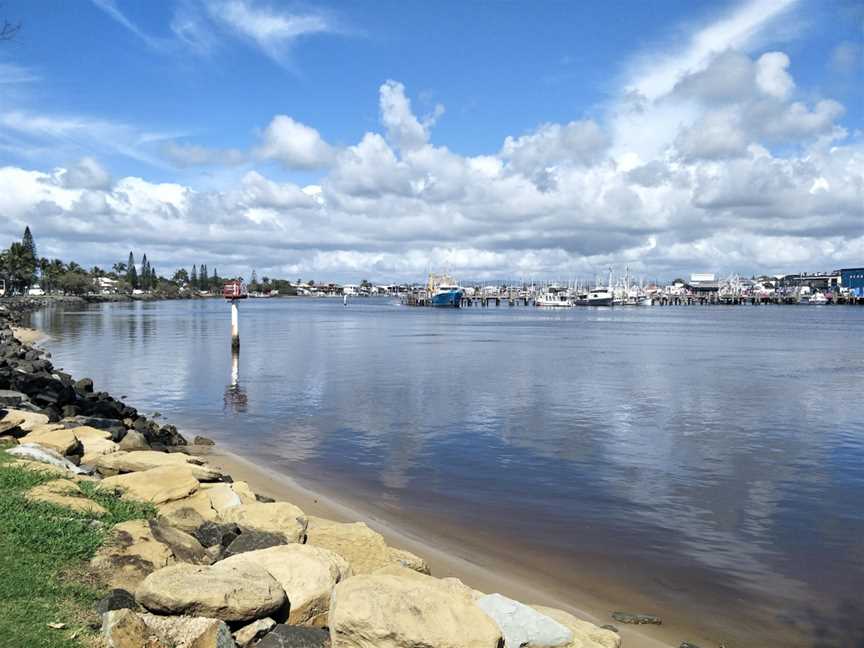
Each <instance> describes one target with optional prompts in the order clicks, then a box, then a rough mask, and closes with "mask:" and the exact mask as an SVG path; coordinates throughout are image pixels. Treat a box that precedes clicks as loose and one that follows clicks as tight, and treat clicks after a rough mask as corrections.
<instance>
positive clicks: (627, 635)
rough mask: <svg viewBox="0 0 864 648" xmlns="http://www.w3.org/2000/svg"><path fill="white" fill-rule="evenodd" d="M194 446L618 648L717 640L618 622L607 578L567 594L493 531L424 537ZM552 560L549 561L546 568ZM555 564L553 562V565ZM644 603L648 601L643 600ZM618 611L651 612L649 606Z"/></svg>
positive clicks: (444, 570) (263, 485) (438, 571)
mask: <svg viewBox="0 0 864 648" xmlns="http://www.w3.org/2000/svg"><path fill="white" fill-rule="evenodd" d="M195 451H196V452H198V453H200V454H204V455H207V459H208V461H210V462H211V463H213V464H215V465H217V466H219V467H220V468H222V469H224V470H225V471H226V472H227V473H229V474H230V475H231V476H232V477H233V478H234V479H236V480H242V481H245V482H248V483H249V485H250V486H251V487H252V488H253V490H255V491H256V492H259V493H261V494H263V495H268V496H270V497H273V498H276V499H281V500H287V501H290V502H292V503H294V504H296V505H297V506H299V507H300V508H302V509H303V510H304V511H306V512H307V513H308V514H310V515H315V516H320V517H326V518H330V519H334V520H337V521H340V522H357V521H362V522H365V523H366V524H368V525H369V526H370V527H371V528H373V529H375V530H376V531H378V532H379V533H381V534H382V535H383V536H384V537H385V539H386V540H387V542H388V543H389V544H392V545H393V546H396V547H400V548H404V549H407V550H409V551H412V552H414V553H416V554H418V555H420V556H422V557H423V558H424V559H425V560H426V561H427V562H428V563H429V566H430V568H431V569H432V574H433V575H435V576H438V577H447V576H455V577H457V578H459V579H461V580H462V581H464V582H465V583H466V584H468V585H470V586H471V587H474V588H475V589H479V590H481V591H485V592H500V593H502V594H504V595H505V596H509V597H511V598H514V599H516V600H520V601H523V602H525V603H529V604H538V605H546V606H549V607H556V608H559V609H563V610H566V611H568V612H570V613H571V614H574V615H576V616H578V617H580V618H582V619H585V620H587V621H591V622H592V623H595V624H597V625H604V624H612V625H614V626H616V627H617V628H618V630H619V632H620V634H621V637H622V638H623V640H624V646H625V648H670V647H671V648H677V647H678V646H679V645H680V644H681V642H682V641H684V640H686V641H689V642H691V643H695V644H696V645H699V646H702V647H704V648H713V647H714V646H716V645H717V644H716V641H711V640H709V639H708V638H706V637H704V636H699V634H697V633H696V632H695V631H694V630H693V629H692V628H687V627H684V626H682V625H680V624H676V623H669V622H668V621H664V625H662V626H643V627H634V626H627V625H624V624H621V623H618V622H616V621H614V620H613V619H612V618H611V616H610V613H611V611H612V610H613V609H621V606H618V607H616V606H614V605H613V604H612V603H611V602H610V601H607V600H604V599H603V598H600V597H598V596H595V595H592V594H591V591H592V590H594V591H598V590H599V591H608V583H607V584H603V586H598V587H596V588H595V587H594V585H596V584H594V583H591V582H590V580H586V582H585V583H584V586H583V587H584V589H583V591H580V592H579V594H578V600H574V596H573V592H572V591H571V589H570V588H567V591H566V592H565V591H558V589H557V588H556V587H555V586H554V585H550V582H549V581H547V580H546V579H544V578H543V573H542V571H539V570H537V569H534V568H533V567H534V565H532V566H531V567H532V568H528V567H527V565H526V564H524V563H522V561H521V560H519V559H520V558H521V556H514V555H513V550H512V547H509V546H505V545H502V544H500V543H498V544H496V543H495V541H494V538H489V537H483V538H476V537H475V538H474V542H470V541H466V539H465V538H459V540H458V542H457V541H456V540H455V537H456V535H455V534H454V533H450V531H451V530H450V529H447V528H446V526H442V525H440V524H439V523H438V521H435V522H434V524H435V528H436V529H437V530H438V532H437V533H436V535H435V537H429V536H428V534H427V533H426V532H425V531H424V536H423V537H422V538H421V537H419V536H418V534H417V532H416V531H415V529H420V528H421V527H425V526H427V525H429V523H430V520H428V519H427V520H425V521H424V522H425V524H421V523H420V521H418V520H409V519H405V518H404V515H401V516H400V515H399V513H398V512H395V511H394V515H388V516H387V518H386V519H384V518H382V517H381V516H379V515H377V514H373V513H372V512H370V511H369V510H364V509H363V508H361V507H359V506H357V505H355V504H348V503H347V502H345V501H340V500H339V499H337V498H334V497H332V496H328V495H323V494H320V493H316V492H313V491H311V490H309V489H308V488H306V487H304V486H303V485H301V484H299V483H298V482H297V481H295V480H294V479H292V478H291V477H289V476H287V475H284V474H280V473H279V472H277V471H275V470H272V469H270V468H267V467H264V466H261V465H258V464H257V463H254V462H252V461H250V460H248V459H245V458H243V457H241V456H239V455H237V454H234V453H232V452H230V451H228V450H226V449H225V447H224V446H216V447H213V448H209V447H203V448H202V447H195ZM454 531H455V530H454ZM535 558H537V557H535ZM514 559H515V560H514ZM532 562H533V561H532ZM520 563H522V564H520ZM555 567H556V566H552V565H550V569H554V568H555ZM557 567H558V568H560V565H558V566H557ZM634 598H635V599H638V598H639V597H638V596H634V594H633V593H632V592H631V593H629V595H628V596H627V597H626V598H622V599H621V600H627V601H633V600H634ZM645 604H646V605H647V604H649V602H648V601H645ZM624 611H628V612H650V609H647V610H646V609H632V610H630V609H626V610H624Z"/></svg>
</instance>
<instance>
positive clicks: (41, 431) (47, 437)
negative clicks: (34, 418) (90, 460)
mask: <svg viewBox="0 0 864 648" xmlns="http://www.w3.org/2000/svg"><path fill="white" fill-rule="evenodd" d="M21 443H35V444H37V445H40V446H42V447H43V448H48V449H49V450H54V452H57V453H58V454H61V455H77V454H81V452H82V450H83V446H82V445H81V441H79V440H78V437H77V436H75V433H74V432H73V431H72V430H67V429H66V428H63V427H58V426H57V425H56V424H53V423H49V424H47V425H40V426H39V427H36V428H34V429H33V430H32V431H31V432H29V433H28V434H27V435H25V436H23V437H21Z"/></svg>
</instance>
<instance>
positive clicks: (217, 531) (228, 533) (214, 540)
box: [192, 521, 240, 547]
mask: <svg viewBox="0 0 864 648" xmlns="http://www.w3.org/2000/svg"><path fill="white" fill-rule="evenodd" d="M192 535H193V536H195V537H196V538H197V539H198V542H200V543H201V545H202V546H203V547H219V546H222V547H227V546H228V545H230V544H231V543H232V542H233V541H234V540H235V539H236V538H237V536H239V535H240V527H238V526H237V525H236V524H230V523H229V524H219V523H218V522H210V521H207V522H205V523H204V524H202V525H201V526H199V527H198V528H197V529H195V531H193V532H192Z"/></svg>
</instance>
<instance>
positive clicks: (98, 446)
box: [68, 426, 120, 464]
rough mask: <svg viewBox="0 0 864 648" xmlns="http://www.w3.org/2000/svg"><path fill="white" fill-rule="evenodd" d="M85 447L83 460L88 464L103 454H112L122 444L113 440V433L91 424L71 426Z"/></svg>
mask: <svg viewBox="0 0 864 648" xmlns="http://www.w3.org/2000/svg"><path fill="white" fill-rule="evenodd" d="M68 431H69V432H72V433H73V434H74V435H75V436H76V437H77V438H78V439H79V440H80V441H81V445H82V446H83V447H84V453H83V456H82V458H81V461H82V462H83V463H86V464H93V463H95V462H96V461H97V460H98V458H99V457H101V456H102V455H107V454H111V453H114V452H117V451H118V450H120V446H119V445H117V444H116V443H114V441H112V440H111V433H110V432H108V431H107V430H100V429H98V428H94V427H90V426H79V427H74V428H69V430H68Z"/></svg>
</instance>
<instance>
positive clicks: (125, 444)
mask: <svg viewBox="0 0 864 648" xmlns="http://www.w3.org/2000/svg"><path fill="white" fill-rule="evenodd" d="M119 445H120V450H123V451H124V452H133V451H135V450H149V449H150V444H149V443H147V438H146V437H145V436H144V435H143V434H141V433H140V432H138V431H136V430H128V431H127V432H126V434H124V435H123V438H122V439H120V444H119Z"/></svg>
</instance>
